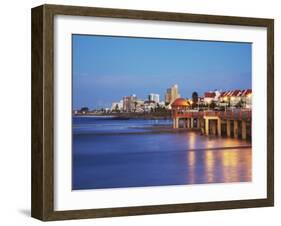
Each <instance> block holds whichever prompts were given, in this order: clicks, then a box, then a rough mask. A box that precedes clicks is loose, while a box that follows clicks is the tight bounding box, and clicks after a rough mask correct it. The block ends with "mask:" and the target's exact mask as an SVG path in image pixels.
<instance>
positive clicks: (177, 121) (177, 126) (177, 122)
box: [176, 118, 179, 129]
mask: <svg viewBox="0 0 281 226" xmlns="http://www.w3.org/2000/svg"><path fill="white" fill-rule="evenodd" d="M178 128H179V118H176V129H178Z"/></svg>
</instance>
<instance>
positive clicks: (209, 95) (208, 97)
mask: <svg viewBox="0 0 281 226" xmlns="http://www.w3.org/2000/svg"><path fill="white" fill-rule="evenodd" d="M215 97H216V93H215V92H213V91H209V92H205V93H204V103H206V104H210V103H211V102H212V101H215Z"/></svg>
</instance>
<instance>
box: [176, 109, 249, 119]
mask: <svg viewBox="0 0 281 226" xmlns="http://www.w3.org/2000/svg"><path fill="white" fill-rule="evenodd" d="M204 116H209V117H219V118H221V119H229V120H233V119H240V120H242V119H243V120H251V118H252V111H251V110H236V111H198V112H194V111H188V110H174V111H173V114H172V117H173V118H203V117H204Z"/></svg>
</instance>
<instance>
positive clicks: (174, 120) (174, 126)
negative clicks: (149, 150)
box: [173, 118, 176, 129]
mask: <svg viewBox="0 0 281 226" xmlns="http://www.w3.org/2000/svg"><path fill="white" fill-rule="evenodd" d="M175 128H176V119H175V118H173V129H175Z"/></svg>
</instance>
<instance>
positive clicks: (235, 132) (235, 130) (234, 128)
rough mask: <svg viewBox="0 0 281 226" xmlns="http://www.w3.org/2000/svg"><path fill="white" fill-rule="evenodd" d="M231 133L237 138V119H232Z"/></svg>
mask: <svg viewBox="0 0 281 226" xmlns="http://www.w3.org/2000/svg"><path fill="white" fill-rule="evenodd" d="M233 133H234V138H238V121H237V120H234V126H233Z"/></svg>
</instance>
